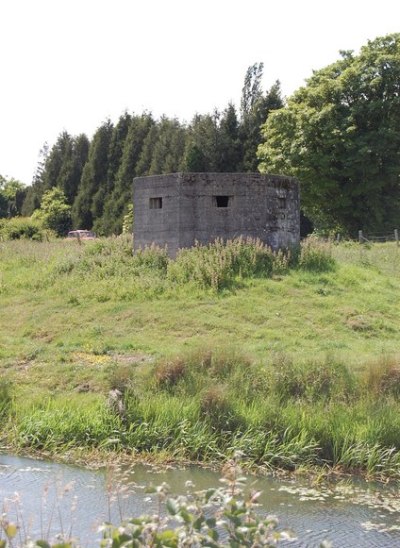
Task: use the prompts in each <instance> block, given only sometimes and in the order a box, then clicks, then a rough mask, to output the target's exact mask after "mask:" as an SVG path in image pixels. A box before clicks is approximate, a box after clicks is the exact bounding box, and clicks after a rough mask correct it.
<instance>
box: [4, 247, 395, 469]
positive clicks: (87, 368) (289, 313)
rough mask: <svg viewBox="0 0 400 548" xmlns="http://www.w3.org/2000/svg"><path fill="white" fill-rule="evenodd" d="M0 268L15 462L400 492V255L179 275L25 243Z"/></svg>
mask: <svg viewBox="0 0 400 548" xmlns="http://www.w3.org/2000/svg"><path fill="white" fill-rule="evenodd" d="M0 262H1V267H0V269H1V277H0V280H1V281H0V291H1V293H0V298H1V302H2V306H1V309H0V326H1V330H0V343H1V344H0V372H1V373H0V374H1V396H0V401H1V402H2V403H1V413H2V427H1V435H2V439H3V440H4V441H3V443H4V444H7V445H8V446H10V447H11V448H12V449H13V450H15V451H18V452H24V453H27V452H35V451H40V452H42V453H43V452H45V453H46V454H48V455H52V456H54V455H57V454H60V453H62V454H64V455H68V454H69V452H70V454H74V452H75V454H76V451H77V450H76V448H80V450H81V451H82V452H87V455H89V454H90V452H91V451H94V452H95V453H96V454H99V455H100V454H102V455H104V458H107V457H106V455H107V454H119V455H121V456H122V455H126V454H128V455H130V456H132V457H135V458H145V459H146V458H149V459H158V460H165V461H169V460H171V461H179V460H183V461H195V462H205V463H218V462H223V460H224V459H225V458H226V457H227V456H229V455H231V454H232V453H233V452H234V451H235V450H240V451H242V452H243V453H244V455H245V457H246V460H247V462H248V465H249V466H260V467H265V468H267V469H270V470H272V469H284V470H291V471H295V470H301V469H304V468H313V467H315V466H317V467H319V469H320V470H324V469H329V470H332V469H340V470H343V471H348V470H352V471H362V472H363V473H364V474H367V475H370V476H385V477H386V476H390V477H393V478H398V477H399V476H400V455H399V443H400V442H399V440H400V435H399V434H400V419H399V418H398V417H400V414H399V410H400V404H399V401H398V398H399V395H400V374H399V372H398V371H399V369H400V368H399V353H398V338H399V331H400V311H399V309H398V306H397V303H398V300H399V297H400V281H399V276H398V274H399V273H400V254H399V250H398V248H396V247H395V244H381V245H375V246H373V247H371V248H367V247H360V246H359V245H358V244H346V243H343V244H340V245H339V246H333V245H331V244H323V243H321V242H315V241H314V242H308V243H306V244H304V246H303V252H302V254H301V255H300V256H296V257H294V256H292V257H290V258H288V257H285V256H283V255H282V254H279V255H273V254H270V253H265V252H264V251H263V250H262V249H260V248H259V247H257V245H256V244H254V243H249V242H248V243H247V244H246V243H245V242H242V243H241V244H232V246H231V247H228V248H224V247H223V246H221V245H220V244H218V245H216V246H214V247H213V248H212V249H211V248H210V249H208V250H202V249H197V250H192V251H187V252H185V253H183V254H182V256H181V258H180V259H179V260H178V261H175V262H171V261H169V260H168V258H167V257H166V255H165V254H164V253H162V252H158V251H156V250H151V251H149V252H147V253H144V254H141V255H139V256H137V257H132V254H131V247H130V241H129V240H128V239H124V238H116V239H108V240H98V241H95V242H91V243H88V244H87V245H82V246H79V245H78V244H77V243H76V242H73V243H72V242H61V241H57V242H46V243H38V242H36V243H35V242H22V241H21V242H4V243H0ZM116 390H117V391H118V392H115V391H116ZM110 391H114V394H116V395H117V398H116V399H115V400H114V401H111V400H110V395H109V394H110ZM75 458H76V457H75Z"/></svg>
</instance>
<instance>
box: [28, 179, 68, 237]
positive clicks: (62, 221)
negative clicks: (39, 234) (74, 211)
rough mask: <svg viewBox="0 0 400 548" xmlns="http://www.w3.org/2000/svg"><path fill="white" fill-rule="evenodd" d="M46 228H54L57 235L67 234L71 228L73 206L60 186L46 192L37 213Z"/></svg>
mask: <svg viewBox="0 0 400 548" xmlns="http://www.w3.org/2000/svg"><path fill="white" fill-rule="evenodd" d="M35 216H36V217H37V218H39V219H40V220H41V221H42V222H43V226H44V227H45V228H49V229H50V230H53V231H54V232H55V233H56V234H57V236H65V234H66V233H67V232H68V231H69V230H70V228H71V206H69V205H68V204H67V199H66V197H65V194H64V193H63V191H62V190H60V189H59V188H56V187H54V188H52V189H51V190H48V191H46V192H45V193H44V195H43V198H42V203H41V206H40V209H39V210H37V213H36V215H35Z"/></svg>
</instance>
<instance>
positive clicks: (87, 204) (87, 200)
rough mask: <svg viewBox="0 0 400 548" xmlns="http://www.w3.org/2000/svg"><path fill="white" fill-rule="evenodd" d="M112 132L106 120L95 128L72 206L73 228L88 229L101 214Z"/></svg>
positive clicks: (111, 126) (110, 124)
mask: <svg viewBox="0 0 400 548" xmlns="http://www.w3.org/2000/svg"><path fill="white" fill-rule="evenodd" d="M112 132H113V124H112V123H111V122H110V120H106V121H105V122H104V123H103V124H102V125H101V126H100V127H99V128H98V129H97V130H96V132H95V134H94V136H93V139H92V142H91V143H90V147H89V153H88V160H87V162H86V163H85V165H84V167H83V170H82V177H81V180H80V183H79V189H78V192H77V195H76V198H75V200H74V203H73V206H72V219H73V225H74V227H75V228H86V229H90V228H92V226H93V221H94V219H95V218H97V217H101V215H102V212H103V207H104V196H105V188H106V186H107V171H108V157H109V147H110V141H111V136H112Z"/></svg>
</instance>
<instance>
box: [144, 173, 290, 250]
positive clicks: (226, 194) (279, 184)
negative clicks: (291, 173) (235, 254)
mask: <svg viewBox="0 0 400 548" xmlns="http://www.w3.org/2000/svg"><path fill="white" fill-rule="evenodd" d="M238 236H251V237H253V238H260V239H261V240H262V241H264V242H265V243H266V244H268V245H270V246H271V247H273V248H274V249H277V248H280V247H288V246H292V245H296V244H298V242H299V238H300V203H299V187H298V183H297V181H296V180H295V179H293V178H290V177H284V176H275V175H260V174H258V173H175V174H170V175H157V176H150V177H139V178H136V179H135V180H134V237H135V239H134V242H135V243H134V245H135V249H139V248H142V247H145V246H146V245H150V244H151V243H155V244H157V245H160V246H164V245H167V246H168V250H169V253H170V254H171V255H175V254H176V252H177V250H178V249H179V248H181V247H190V246H192V245H193V244H194V243H195V241H198V242H200V243H208V242H212V241H214V240H215V239H216V238H223V239H231V238H235V237H238Z"/></svg>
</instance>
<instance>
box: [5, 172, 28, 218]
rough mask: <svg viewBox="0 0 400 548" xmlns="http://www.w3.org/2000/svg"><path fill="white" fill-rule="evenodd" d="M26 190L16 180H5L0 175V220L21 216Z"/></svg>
mask: <svg viewBox="0 0 400 548" xmlns="http://www.w3.org/2000/svg"><path fill="white" fill-rule="evenodd" d="M25 192H26V188H25V185H24V184H23V183H21V182H20V181H17V179H14V178H11V179H7V178H6V177H3V176H2V175H0V218H2V217H3V218H4V217H7V218H10V217H15V216H16V215H20V214H21V208H22V203H23V200H24V197H25Z"/></svg>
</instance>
